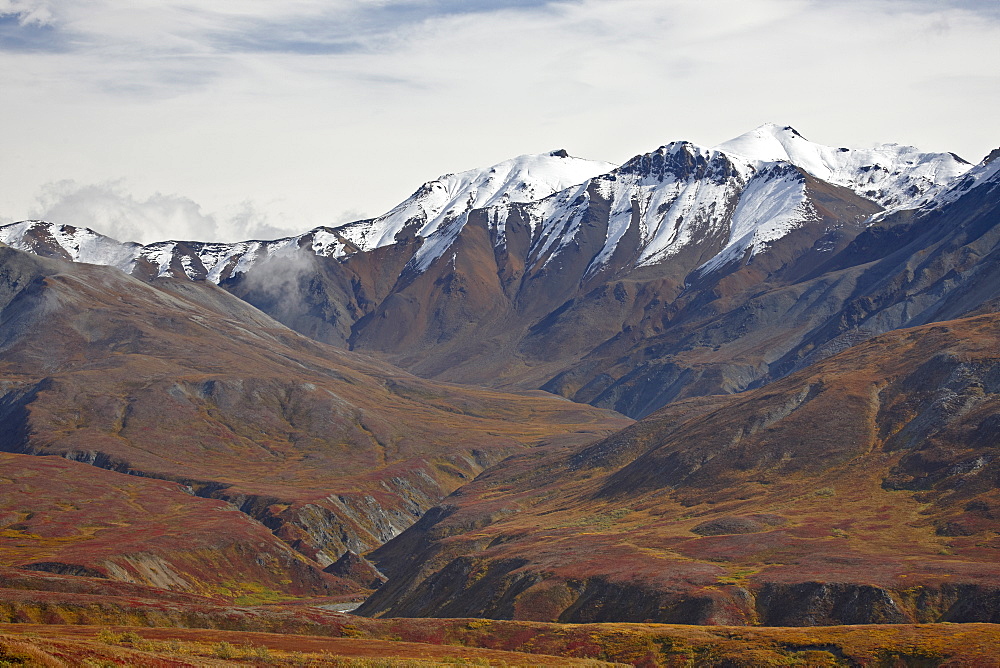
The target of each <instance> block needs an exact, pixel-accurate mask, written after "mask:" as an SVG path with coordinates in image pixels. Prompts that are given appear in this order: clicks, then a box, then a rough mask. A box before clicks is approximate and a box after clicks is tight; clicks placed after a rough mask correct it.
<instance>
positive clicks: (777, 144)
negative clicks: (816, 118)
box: [713, 123, 811, 163]
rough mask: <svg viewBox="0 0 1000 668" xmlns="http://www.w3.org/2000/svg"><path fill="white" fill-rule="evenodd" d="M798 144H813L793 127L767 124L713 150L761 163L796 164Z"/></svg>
mask: <svg viewBox="0 0 1000 668" xmlns="http://www.w3.org/2000/svg"><path fill="white" fill-rule="evenodd" d="M798 144H807V145H808V144H811V142H809V140H807V139H806V138H805V137H803V136H802V134H801V133H800V132H799V131H798V130H796V129H795V128H793V127H792V126H791V125H778V124H777V123H765V124H763V125H761V126H758V127H756V128H754V129H753V130H750V131H749V132H745V133H743V134H741V135H740V136H738V137H734V138H733V139H730V140H729V141H726V142H723V143H721V144H719V145H718V146H715V147H713V148H714V149H715V150H717V151H722V152H724V153H730V154H735V155H739V156H742V157H744V158H749V159H750V160H756V161H760V162H775V161H777V160H787V161H789V162H793V163H794V160H793V159H792V156H793V155H794V154H796V153H798V152H799V151H798V150H797V149H798V148H799V146H797V145H798Z"/></svg>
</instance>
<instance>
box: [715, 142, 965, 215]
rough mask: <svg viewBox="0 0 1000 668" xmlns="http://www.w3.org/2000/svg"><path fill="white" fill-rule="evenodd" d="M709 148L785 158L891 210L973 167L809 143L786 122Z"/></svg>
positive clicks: (890, 150) (896, 148)
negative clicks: (784, 124) (783, 124)
mask: <svg viewBox="0 0 1000 668" xmlns="http://www.w3.org/2000/svg"><path fill="white" fill-rule="evenodd" d="M714 148H715V149H716V150H719V151H722V152H725V153H728V154H730V155H735V156H741V157H744V158H746V159H748V160H749V161H751V164H754V165H755V166H759V165H761V164H763V163H768V162H779V161H783V162H789V163H791V164H793V165H795V166H796V167H800V168H802V169H804V170H805V171H806V172H808V173H809V174H811V175H812V176H815V177H816V178H818V179H822V180H823V181H827V182H828V183H832V184H834V185H838V186H845V187H848V188H851V189H852V190H854V192H856V193H857V194H859V195H861V196H862V197H865V198H867V199H871V200H873V201H875V202H878V203H879V204H880V205H882V206H883V207H885V208H886V209H892V210H896V209H908V208H915V207H917V206H919V205H920V204H922V203H924V202H926V201H927V200H929V199H931V198H933V197H934V196H935V195H937V194H938V193H940V192H942V191H943V190H944V189H945V188H947V187H948V185H949V184H951V183H952V182H953V181H954V180H955V179H956V178H958V177H959V176H961V175H962V174H964V173H965V172H967V171H968V170H969V169H970V168H971V167H972V165H970V164H969V163H967V162H966V161H964V160H962V159H961V158H959V157H958V156H956V155H954V154H952V153H925V152H923V151H920V150H918V149H916V148H914V147H912V146H900V145H899V144H879V145H877V146H874V147H872V148H860V149H857V148H855V149H852V148H834V147H832V146H824V145H822V144H816V143H814V142H811V141H809V140H808V139H806V138H805V137H803V136H802V135H801V134H800V133H799V132H798V131H797V130H795V128H793V127H791V126H787V125H786V126H780V125H776V124H774V123H766V124H764V125H761V126H760V127H758V128H754V129H753V130H751V131H749V132H746V133H744V134H742V135H740V136H739V137H735V138H733V139H730V140H729V141H726V142H723V143H721V144H719V145H717V146H715V147H714Z"/></svg>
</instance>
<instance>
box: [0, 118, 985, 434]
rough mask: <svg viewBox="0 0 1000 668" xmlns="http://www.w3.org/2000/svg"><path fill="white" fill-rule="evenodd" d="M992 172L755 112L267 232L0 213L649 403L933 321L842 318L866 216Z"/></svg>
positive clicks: (392, 336) (583, 392)
mask: <svg viewBox="0 0 1000 668" xmlns="http://www.w3.org/2000/svg"><path fill="white" fill-rule="evenodd" d="M991 169H992V167H991V166H990V165H987V164H984V165H981V166H979V167H976V168H973V166H972V165H970V164H968V163H966V162H965V161H964V160H962V159H961V158H958V157H957V156H955V155H953V154H950V153H922V152H920V151H918V150H917V149H914V148H911V147H905V146H899V145H895V144H886V145H882V146H878V147H875V148H871V149H848V148H832V147H828V146H821V145H818V144H815V143H812V142H809V141H808V140H806V139H805V138H803V137H802V135H801V134H799V133H798V132H797V131H796V130H794V129H793V128H791V127H782V126H777V125H764V126H761V127H759V128H757V129H755V130H753V131H751V132H748V133H746V134H744V135H742V136H740V137H737V138H735V139H733V140H731V141H728V142H725V143H723V144H721V145H719V146H716V147H714V148H711V149H709V148H703V147H699V146H696V145H694V144H691V143H689V142H674V143H671V144H667V145H665V146H662V147H660V148H659V149H657V150H655V151H653V152H651V153H648V154H645V155H640V156H636V157H635V158H633V159H632V160H629V161H628V162H627V163H626V164H624V165H622V166H621V167H613V166H612V165H609V164H607V163H601V162H591V161H585V160H580V159H577V158H571V157H569V156H568V155H567V154H566V153H565V152H564V151H555V152H553V153H550V154H544V155H535V156H521V157H519V158H515V159H513V160H509V161H506V162H504V163H500V164H498V165H495V166H493V167H490V168H486V169H481V170H472V171H468V172H462V173H459V174H452V175H446V176H443V177H441V178H439V179H437V180H434V181H430V182H428V183H426V184H424V185H423V186H421V187H420V188H419V189H417V191H416V192H415V193H414V194H413V195H412V196H411V197H410V198H409V199H407V200H406V201H404V202H403V203H401V204H400V205H399V206H397V207H395V208H394V209H393V210H392V211H390V212H388V213H387V214H385V215H383V216H379V217H377V218H373V219H370V220H363V221H358V222H354V223H348V224H346V225H342V226H339V227H335V228H317V229H314V230H311V231H309V232H306V233H305V234H302V235H300V236H297V237H290V238H286V239H279V240H275V241H247V242H241V243H236V244H218V243H198V242H181V241H170V242H160V243H156V244H150V245H146V246H140V245H137V244H128V243H119V242H117V241H115V240H112V239H109V238H107V237H103V236H101V235H99V234H97V233H95V232H93V231H91V230H87V229H82V228H74V227H72V226H71V225H69V224H66V223H63V224H58V223H47V222H40V221H26V222H22V223H15V224H13V225H8V226H6V227H4V228H0V240H2V241H4V242H6V243H8V244H9V245H11V246H12V247H14V248H17V249H20V250H25V251H28V252H32V253H35V254H38V255H43V256H48V257H59V258H63V259H69V260H73V261H77V262H90V263H96V264H107V265H112V266H116V267H118V268H120V269H122V270H123V271H125V272H126V273H130V274H132V275H134V276H136V277H139V278H143V279H146V280H153V279H157V278H166V277H174V278H183V277H187V278H190V279H192V280H195V281H201V280H204V281H207V282H213V283H217V284H219V285H220V286H222V287H224V288H225V289H227V290H228V291H230V292H231V293H233V294H235V295H237V296H238V297H240V298H242V299H244V300H245V301H247V302H249V303H250V304H253V305H254V306H256V307H258V308H260V309H261V310H263V311H264V312H265V313H268V314H269V315H271V316H272V317H274V318H276V319H278V320H279V321H281V322H283V323H284V324H286V325H288V326H289V327H291V328H293V329H295V330H297V331H299V332H301V333H303V334H305V335H307V336H310V337H312V338H315V339H318V340H320V341H323V342H326V343H331V344H334V345H338V346H341V347H348V348H351V349H354V350H359V351H370V352H375V353H379V354H381V355H384V356H385V357H386V358H387V359H389V360H391V361H392V362H393V363H395V364H398V365H400V366H402V367H403V368H406V369H408V370H410V371H412V372H414V373H416V374H417V375H420V376H424V377H427V378H436V379H440V380H448V381H454V382H462V383H471V384H478V385H489V386H493V387H498V388H507V389H519V390H520V389H536V388H541V389H545V390H547V391H550V392H555V393H557V394H561V395H563V396H566V397H568V398H571V399H574V400H575V401H581V402H586V403H592V404H594V405H596V406H602V407H608V408H614V409H615V410H617V411H619V412H622V413H625V414H627V415H630V416H632V417H642V416H643V415H647V414H649V413H650V412H652V411H653V410H656V409H657V408H659V407H661V406H663V405H665V404H666V403H668V402H670V401H672V400H675V399H678V398H683V397H686V396H698V395H704V394H713V393H718V392H734V391H740V390H744V389H747V388H750V387H754V386H756V385H759V384H761V383H764V382H767V381H768V380H771V379H773V378H776V377H780V376H781V375H784V374H786V373H788V372H789V371H791V370H793V369H795V368H799V367H800V366H801V365H802V363H803V362H804V361H808V360H811V359H815V358H816V357H817V356H819V355H822V354H826V351H828V350H836V349H839V348H840V347H842V345H843V342H844V341H845V340H849V341H850V342H856V341H857V340H860V339H861V338H864V337H866V336H870V335H872V334H876V333H879V332H881V331H886V330H887V329H890V328H893V327H900V326H904V325H906V324H917V323H919V322H923V321H925V318H926V315H927V314H926V312H925V309H924V308H923V307H919V308H918V307H913V306H911V307H909V308H908V309H907V310H906V311H905V312H895V311H894V312H893V313H892V314H891V315H888V314H882V315H880V316H879V317H878V318H873V317H868V316H866V317H865V318H864V322H863V323H861V322H858V323H856V324H857V326H851V327H848V328H846V330H845V331H839V330H838V329H837V327H836V325H835V324H834V323H835V322H837V321H839V320H841V319H842V318H843V317H845V314H844V313H843V309H845V308H854V306H851V304H856V303H857V298H858V296H859V295H857V294H855V292H856V290H857V289H859V286H857V285H855V284H854V283H855V282H856V281H857V280H858V277H859V274H858V272H862V271H863V270H862V269H861V264H863V263H862V262H859V261H858V259H859V258H858V257H856V255H857V246H858V244H854V245H853V246H852V242H854V240H855V238H856V237H858V235H859V234H862V233H863V232H866V231H867V233H866V234H865V235H863V239H862V241H861V242H859V243H865V244H869V245H870V244H871V243H873V239H874V237H875V236H877V234H876V233H875V232H874V230H883V229H886V228H889V227H893V226H895V225H896V224H897V223H898V222H899V221H900V220H901V219H902V218H904V217H909V215H910V214H906V215H905V216H902V215H897V214H899V213H900V212H902V211H912V210H917V211H919V212H921V216H924V217H926V216H935V215H939V213H937V212H939V210H940V209H941V208H942V207H945V205H947V204H950V203H952V202H953V201H954V200H955V199H956V197H957V194H959V193H960V192H962V188H966V187H969V186H968V184H970V183H979V182H980V181H981V180H983V179H985V180H987V181H989V180H990V173H991ZM882 250H884V251H888V250H892V249H890V248H885V249H882ZM873 252H876V251H874V250H873V249H871V248H869V249H868V250H867V251H866V253H867V254H868V255H866V257H865V259H866V261H867V260H868V259H871V258H869V257H868V256H870V255H872V253H873ZM860 289H864V288H860ZM802 296H805V298H804V299H800V297H802ZM851 317H856V316H851ZM750 334H752V336H749V335H750Z"/></svg>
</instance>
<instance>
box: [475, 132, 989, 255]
mask: <svg viewBox="0 0 1000 668" xmlns="http://www.w3.org/2000/svg"><path fill="white" fill-rule="evenodd" d="M970 168H971V165H970V164H968V163H966V162H965V161H964V160H962V159H961V158H958V157H957V156H955V155H953V154H951V153H921V152H920V151H918V150H917V149H915V148H912V147H907V146H898V145H895V144H885V145H882V146H878V147H875V148H872V149H855V150H852V149H846V148H832V147H829V146H822V145H819V144H815V143H812V142H809V141H808V140H806V139H805V138H804V137H802V135H800V134H799V133H798V132H797V131H796V130H795V129H793V128H791V127H788V126H785V127H781V126H778V125H774V124H768V125H763V126H761V127H759V128H757V129H755V130H752V131H750V132H748V133H746V134H744V135H741V136H740V137H737V138H735V139H733V140H731V141H729V142H725V143H724V144H720V145H719V146H716V147H714V148H705V147H701V146H698V145H696V144H692V143H690V142H674V143H671V144H667V145H666V146H661V147H660V148H659V149H657V150H656V151H654V152H652V153H648V154H646V155H641V156H637V157H635V158H633V159H632V160H630V161H629V162H628V163H626V164H625V165H623V166H622V167H620V168H618V169H616V170H614V171H612V172H610V173H608V174H604V175H601V176H598V177H596V178H594V179H592V180H591V181H590V182H588V183H584V184H582V185H581V186H578V187H576V188H572V189H569V190H566V191H564V192H562V193H559V194H557V195H555V196H553V197H551V198H548V199H545V200H541V201H538V202H536V203H534V204H530V205H528V206H526V207H525V209H526V210H527V212H528V216H529V218H530V219H531V221H532V228H533V229H534V228H538V229H539V230H540V233H539V235H538V241H537V245H536V248H535V250H534V257H535V261H538V259H539V258H542V259H541V261H542V262H546V263H547V262H550V261H551V256H550V254H551V252H552V251H553V250H555V251H558V249H559V248H560V247H564V246H566V245H568V244H571V243H573V240H574V237H575V234H576V232H577V231H578V229H579V221H580V220H581V218H582V216H583V212H584V211H585V210H586V209H587V208H588V207H590V206H591V198H600V199H603V200H606V201H607V202H609V203H610V216H609V220H608V233H607V240H606V243H605V245H604V247H603V248H602V249H601V250H600V251H599V252H598V253H597V254H596V255H595V257H594V258H593V261H592V263H591V266H590V267H589V268H588V274H592V273H594V272H596V271H597V270H599V269H600V268H601V267H602V266H603V265H605V264H607V263H608V262H609V261H610V260H611V258H612V257H613V256H614V255H615V253H616V251H618V248H619V245H620V244H621V242H622V239H623V238H624V237H625V236H626V234H627V232H628V231H629V229H630V228H631V227H633V226H634V228H635V229H634V231H635V234H634V235H633V236H634V239H635V241H634V242H633V244H634V246H633V247H631V248H629V249H628V250H627V251H626V252H627V253H628V255H629V256H630V257H631V260H632V266H634V267H647V266H651V265H656V264H659V263H662V262H665V261H668V260H669V259H670V258H671V257H672V256H675V255H677V254H678V253H679V252H681V250H682V249H684V248H685V247H686V246H688V245H690V244H695V243H696V244H704V243H705V242H706V241H712V240H715V239H724V240H725V242H724V244H723V245H722V247H721V248H720V249H718V254H717V255H715V256H713V257H711V258H710V259H708V261H707V262H706V263H705V265H704V267H703V269H712V268H716V267H719V266H722V265H724V264H725V263H726V262H729V261H731V260H734V259H738V258H740V257H742V256H743V255H744V253H746V252H747V251H749V253H750V254H751V255H754V254H756V253H759V252H760V251H761V250H763V249H764V248H765V247H766V246H767V244H768V243H770V242H772V241H774V240H776V239H779V238H781V237H782V236H784V235H785V234H788V233H789V232H791V231H792V230H794V229H796V228H798V227H800V226H801V225H802V224H804V223H805V222H808V221H810V220H816V219H817V218H818V215H817V213H816V211H815V208H814V206H813V204H812V203H811V202H810V201H809V197H808V196H807V193H806V175H808V176H812V177H815V178H817V179H819V180H822V181H824V182H826V183H829V184H832V185H836V186H842V187H846V188H849V189H850V190H852V191H853V192H855V193H856V194H857V195H859V196H861V197H863V198H865V199H867V200H870V201H873V202H875V203H876V204H878V205H879V206H880V207H883V208H884V209H885V210H886V212H890V211H894V210H898V209H904V208H915V207H917V206H919V205H921V204H924V203H926V202H928V201H930V200H932V199H933V198H934V197H935V196H937V195H939V194H940V193H941V192H942V191H943V190H944V189H946V188H947V187H948V186H949V185H950V184H951V183H953V182H954V181H955V180H956V178H957V177H959V176H961V175H962V174H964V173H965V172H966V171H968V170H969V169H970ZM803 172H804V174H803ZM591 186H593V188H591ZM494 208H495V212H494V213H492V214H491V216H490V219H491V221H493V224H494V225H495V226H496V228H497V230H498V234H499V237H500V238H501V240H502V238H503V228H504V222H505V219H506V216H507V213H508V207H504V206H499V207H494Z"/></svg>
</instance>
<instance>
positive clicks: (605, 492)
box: [360, 314, 1000, 626]
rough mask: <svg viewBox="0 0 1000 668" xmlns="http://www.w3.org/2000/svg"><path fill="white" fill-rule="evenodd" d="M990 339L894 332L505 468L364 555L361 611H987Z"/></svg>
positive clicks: (994, 331)
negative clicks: (370, 583) (366, 574)
mask: <svg viewBox="0 0 1000 668" xmlns="http://www.w3.org/2000/svg"><path fill="white" fill-rule="evenodd" d="M998 351H1000V316H997V315H996V314H989V315H983V316H978V317H973V318H967V319H962V320H954V321H948V322H945V323H939V324H934V325H927V326H923V327H918V328H913V329H905V330H899V331H896V332H892V333H889V334H884V335H882V336H879V337H876V338H874V339H872V340H870V341H868V342H866V343H862V344H859V345H857V346H855V347H853V348H851V349H848V350H846V351H844V352H842V353H840V354H837V355H834V356H832V357H830V358H828V359H826V360H823V361H821V362H817V363H815V364H813V365H812V366H810V367H808V368H806V369H804V370H802V371H800V372H797V373H795V374H793V375H791V376H789V377H787V378H784V379H782V380H778V381H775V382H773V383H771V384H770V385H768V386H767V387H765V388H761V389H757V390H752V391H748V392H745V393H741V394H737V395H731V396H714V397H705V398H696V399H689V400H686V401H681V402H676V403H674V404H671V405H670V406H668V407H666V408H664V409H662V410H661V411H659V412H657V413H655V414H653V415H651V416H650V417H648V418H646V419H644V420H642V421H640V422H638V423H636V424H635V425H633V426H631V427H628V428H626V429H624V430H623V431H621V432H619V433H618V434H615V435H613V436H611V437H609V438H607V439H605V440H603V441H601V442H599V443H597V444H594V445H591V446H583V447H572V446H566V447H562V446H552V447H546V448H542V449H536V450H533V451H530V452H527V453H524V454H522V455H519V456H516V457H514V458H511V459H509V460H507V461H505V462H503V463H501V464H499V465H497V466H495V467H493V468H491V469H490V470H488V471H486V472H485V473H484V474H482V475H481V476H479V477H478V478H477V479H476V480H475V481H474V482H472V483H470V484H468V485H466V486H464V487H462V488H460V489H459V490H457V491H456V492H455V493H453V494H452V495H451V496H450V497H448V498H447V499H446V500H445V501H444V502H443V503H442V504H441V505H440V506H438V507H437V508H435V509H433V510H431V511H430V512H428V513H427V514H426V515H425V516H424V517H423V518H422V519H421V520H420V521H419V522H418V523H417V524H416V525H414V526H413V527H411V528H410V529H409V530H407V531H406V532H404V533H403V534H402V535H400V536H399V537H397V538H395V539H394V540H393V541H390V542H389V543H388V544H386V545H385V546H383V547H382V548H379V549H378V550H376V551H375V552H374V553H373V554H372V555H370V558H371V559H373V560H374V561H375V563H376V564H377V565H378V566H379V568H380V569H382V570H383V572H385V573H386V574H387V575H389V577H390V579H389V582H388V583H387V584H386V585H385V586H384V587H383V588H381V589H380V590H378V591H377V592H376V594H374V595H373V596H372V597H371V598H369V599H368V600H367V601H366V602H365V604H364V606H363V607H362V608H361V609H360V612H362V613H364V614H379V615H385V616H413V617H427V616H441V617H453V616H474V617H491V618H514V619H530V620H543V621H560V622H610V621H654V622H667V623H685V624H692V623H693V624H761V625H765V626H788V625H795V626H798V625H826V624H865V623H905V622H941V621H951V622H971V621H978V622H1000V588H998V586H997V583H998V577H1000V571H998V567H997V561H996V549H997V548H998V543H997V534H998V532H1000V524H998V522H1000V514H998V512H997V509H998V508H1000V505H998V504H1000V497H998V493H997V476H998V469H997V462H996V458H995V453H994V449H995V446H996V434H997V413H998V412H1000V385H998V383H997V379H998V378H1000V352H998Z"/></svg>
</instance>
